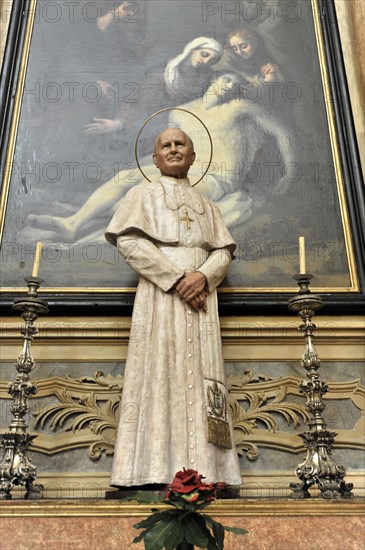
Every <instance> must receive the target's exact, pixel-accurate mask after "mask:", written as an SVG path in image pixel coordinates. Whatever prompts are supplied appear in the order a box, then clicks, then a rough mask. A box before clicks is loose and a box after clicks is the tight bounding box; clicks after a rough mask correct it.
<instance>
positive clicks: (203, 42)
mask: <svg viewBox="0 0 365 550" xmlns="http://www.w3.org/2000/svg"><path fill="white" fill-rule="evenodd" d="M198 48H209V49H210V50H214V51H215V52H217V54H218V55H217V61H219V60H220V58H221V57H222V55H223V48H222V46H221V45H220V43H219V42H218V41H217V40H215V39H214V38H206V37H205V36H199V38H195V39H194V40H192V41H191V42H188V43H187V44H186V46H185V48H184V50H183V52H182V53H181V54H179V55H178V56H176V57H174V58H173V59H170V61H169V62H168V63H167V65H166V69H165V72H164V77H165V82H166V86H167V88H168V89H170V90H171V89H175V88H176V86H177V85H178V84H177V81H178V76H179V67H180V64H181V63H182V62H183V61H185V60H186V59H188V57H189V56H190V54H191V52H192V51H193V50H196V49H198Z"/></svg>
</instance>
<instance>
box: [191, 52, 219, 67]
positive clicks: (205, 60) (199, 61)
mask: <svg viewBox="0 0 365 550" xmlns="http://www.w3.org/2000/svg"><path fill="white" fill-rule="evenodd" d="M217 58H218V54H217V52H216V51H214V50H212V49H211V48H197V49H196V50H193V51H192V52H191V55H190V62H191V64H192V66H193V67H194V68H195V69H198V68H199V67H202V66H204V65H205V66H206V67H208V66H209V65H212V64H213V63H215V61H216V60H217Z"/></svg>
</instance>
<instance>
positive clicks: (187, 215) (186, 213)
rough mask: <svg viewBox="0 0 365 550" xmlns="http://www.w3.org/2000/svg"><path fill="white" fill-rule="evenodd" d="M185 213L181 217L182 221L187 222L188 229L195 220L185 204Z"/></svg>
mask: <svg viewBox="0 0 365 550" xmlns="http://www.w3.org/2000/svg"><path fill="white" fill-rule="evenodd" d="M184 210H185V211H184V215H183V217H182V218H180V220H181V221H182V222H185V223H186V229H191V225H190V222H193V221H194V220H193V219H192V218H190V217H189V212H188V209H187V208H186V205H185V204H184Z"/></svg>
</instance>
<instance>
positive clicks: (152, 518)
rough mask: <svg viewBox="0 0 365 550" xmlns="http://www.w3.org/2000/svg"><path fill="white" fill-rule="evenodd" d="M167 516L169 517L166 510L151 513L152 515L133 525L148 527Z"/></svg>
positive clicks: (141, 527)
mask: <svg viewBox="0 0 365 550" xmlns="http://www.w3.org/2000/svg"><path fill="white" fill-rule="evenodd" d="M165 517H168V515H167V513H166V510H164V511H163V512H158V513H156V514H151V515H150V516H148V518H146V519H143V520H142V521H140V522H139V523H135V524H134V525H133V527H135V528H136V529H145V528H147V529H148V528H149V527H152V526H153V525H155V523H158V522H159V521H162V520H163V519H164V518H165Z"/></svg>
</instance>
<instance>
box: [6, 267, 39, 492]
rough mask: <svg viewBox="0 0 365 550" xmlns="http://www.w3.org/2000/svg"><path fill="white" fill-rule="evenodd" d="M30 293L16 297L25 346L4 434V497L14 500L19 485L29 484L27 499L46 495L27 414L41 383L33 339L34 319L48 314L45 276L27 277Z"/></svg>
mask: <svg viewBox="0 0 365 550" xmlns="http://www.w3.org/2000/svg"><path fill="white" fill-rule="evenodd" d="M25 281H26V282H27V285H28V289H29V290H28V292H27V295H26V296H25V297H24V298H20V299H19V300H16V301H15V303H14V305H13V309H14V310H15V311H21V312H22V314H21V316H22V318H23V319H24V325H23V326H22V328H21V329H20V332H21V334H22V337H23V348H22V350H21V352H20V354H19V357H18V359H17V362H16V364H15V368H16V370H17V371H18V373H19V374H18V376H17V377H16V380H15V381H14V382H11V383H10V384H9V387H8V392H9V394H10V395H11V396H12V397H13V404H12V407H11V412H12V414H13V419H12V421H11V422H10V424H9V431H8V432H6V433H3V434H0V451H2V452H1V455H0V499H3V500H4V499H11V498H12V495H11V491H12V489H13V488H14V486H16V485H25V487H26V490H27V492H26V493H25V497H24V498H26V499H37V498H42V496H43V495H42V491H43V485H39V484H35V483H34V480H35V478H36V477H37V468H36V467H35V466H34V465H33V464H32V463H31V461H30V459H29V458H28V447H29V445H30V444H31V443H32V441H33V439H34V438H35V437H37V436H36V435H30V434H28V433H27V428H28V424H27V421H26V418H25V416H26V414H27V413H28V412H29V406H28V398H29V397H30V396H31V395H35V394H36V393H37V391H38V389H37V386H36V385H35V384H33V383H32V382H31V381H30V372H31V371H32V370H33V369H34V367H35V363H34V361H33V358H32V354H31V342H32V340H33V338H34V336H35V335H36V334H37V332H38V329H37V328H36V327H35V326H34V322H35V321H36V319H37V318H38V315H39V314H41V313H47V312H48V307H47V302H45V301H43V300H40V299H39V297H38V294H37V290H38V288H39V286H40V285H41V283H42V282H43V281H42V279H39V278H38V277H33V276H32V277H26V278H25Z"/></svg>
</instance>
